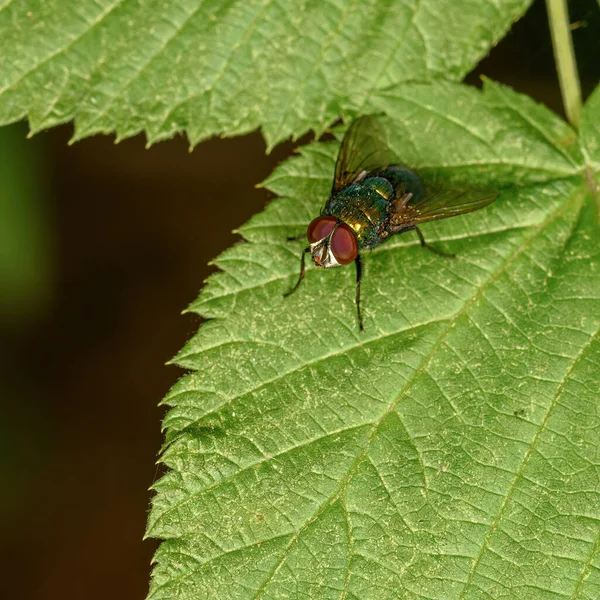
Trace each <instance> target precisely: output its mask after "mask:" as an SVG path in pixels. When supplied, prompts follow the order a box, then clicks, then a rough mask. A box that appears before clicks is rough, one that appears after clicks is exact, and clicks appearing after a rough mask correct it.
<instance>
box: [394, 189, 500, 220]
mask: <svg viewBox="0 0 600 600" xmlns="http://www.w3.org/2000/svg"><path fill="white" fill-rule="evenodd" d="M497 197H498V190H497V189H496V188H494V187H491V186H476V185H468V184H460V183H459V184H456V183H450V182H437V183H430V184H428V185H426V186H425V192H424V193H423V194H422V196H421V198H411V199H410V200H408V201H406V197H404V196H403V195H399V196H397V200H396V203H395V206H394V208H393V209H392V216H391V219H390V224H391V225H392V226H394V227H404V226H411V225H420V224H421V223H426V222H428V221H437V220H438V219H447V218H448V217H455V216H457V215H462V214H465V213H468V212H473V211H474V210H479V209H480V208H483V207H484V206H487V205H488V204H491V203H492V202H493V201H494V200H495V199H496V198H497Z"/></svg>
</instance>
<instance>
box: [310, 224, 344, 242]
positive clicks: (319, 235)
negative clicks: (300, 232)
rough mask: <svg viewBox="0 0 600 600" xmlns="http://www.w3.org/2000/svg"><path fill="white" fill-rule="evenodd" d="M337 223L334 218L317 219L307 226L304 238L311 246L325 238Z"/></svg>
mask: <svg viewBox="0 0 600 600" xmlns="http://www.w3.org/2000/svg"><path fill="white" fill-rule="evenodd" d="M336 223H337V219H336V218H335V217H317V218H316V219H314V220H313V221H311V224H310V225H309V226H308V231H307V232H306V237H307V238H308V241H309V242H310V243H311V244H314V243H315V242H318V241H319V240H322V239H323V238H326V237H327V236H328V235H329V234H330V233H331V231H332V230H333V228H334V227H335V225H336Z"/></svg>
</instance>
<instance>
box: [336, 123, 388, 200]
mask: <svg viewBox="0 0 600 600" xmlns="http://www.w3.org/2000/svg"><path fill="white" fill-rule="evenodd" d="M389 162H390V161H389V151H388V145H387V136H386V133H385V129H384V128H383V125H382V124H381V122H380V121H379V120H378V119H377V118H376V117H373V116H365V117H360V118H358V119H356V121H354V122H353V123H352V125H350V128H349V129H348V131H347V132H346V135H345V136H344V139H343V140H342V147H341V148H340V153H339V154H338V158H337V162H336V164H335V179H334V181H333V188H332V190H331V194H332V195H333V194H336V193H337V192H339V191H340V190H341V189H343V188H345V187H347V186H348V185H350V184H351V183H352V182H353V181H354V180H355V179H356V178H357V177H358V176H359V175H360V174H361V173H362V172H363V171H365V172H366V173H368V172H369V171H375V170H378V169H381V168H383V167H386V166H387V165H388V164H389Z"/></svg>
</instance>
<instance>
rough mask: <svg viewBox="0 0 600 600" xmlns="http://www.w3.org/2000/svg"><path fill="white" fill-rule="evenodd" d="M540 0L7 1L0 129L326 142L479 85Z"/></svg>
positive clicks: (2, 23)
mask: <svg viewBox="0 0 600 600" xmlns="http://www.w3.org/2000/svg"><path fill="white" fill-rule="evenodd" d="M530 1H531V0H504V1H503V2H496V1H494V0H478V1H477V2H466V1H464V2H456V1H455V0H420V1H419V0H403V1H402V2H396V1H393V0H369V1H364V0H350V1H346V0H328V1H326V2H322V1H320V0H298V1H296V0H294V1H293V2H274V1H273V0H185V1H183V2H174V1H170V2H162V1H161V2H159V1H158V0H152V1H148V2H135V1H133V0H93V1H92V0H81V1H79V2H77V3H76V6H71V5H70V4H68V3H65V2H64V0H44V1H43V2H42V1H41V0H37V1H36V2H30V1H28V0H27V1H26V0H7V1H6V2H4V4H3V6H2V8H0V56H3V57H11V60H5V61H3V64H2V67H1V68H0V123H8V122H11V121H15V120H18V119H22V118H23V117H25V116H28V117H29V120H30V123H31V128H32V131H39V130H41V129H44V128H46V127H51V126H53V125H56V124H58V123H64V122H65V121H69V120H71V119H75V120H76V123H75V128H76V133H75V139H79V138H81V137H84V136H88V135H92V134H95V133H100V132H102V133H108V132H112V131H115V132H116V133H117V136H118V138H119V139H122V138H125V137H128V136H132V135H135V134H137V133H139V132H141V131H144V132H145V133H146V135H147V137H148V140H149V141H150V142H155V141H157V140H161V139H165V138H168V137H171V136H173V135H174V134H176V133H177V132H181V131H185V133H186V134H187V136H188V137H189V139H190V142H191V143H192V145H193V144H196V143H197V142H198V141H199V140H201V139H204V138H207V137H210V136H212V135H215V134H224V135H235V134H240V133H246V132H248V131H251V130H253V129H256V128H257V127H262V130H263V133H264V135H265V138H266V140H267V143H268V145H269V146H271V147H272V146H273V145H274V144H276V143H277V142H278V141H280V140H283V139H285V138H286V137H288V136H290V135H292V136H294V137H298V136H300V135H301V134H303V133H305V132H306V131H308V130H309V129H311V128H313V129H316V130H317V131H319V132H320V131H323V130H324V129H325V128H326V127H327V126H328V125H329V124H330V123H332V122H333V121H335V120H336V119H337V118H338V116H339V114H340V112H341V111H343V112H346V113H347V112H354V111H356V110H357V109H360V108H361V107H363V106H364V104H365V102H367V100H368V98H369V97H370V96H371V94H372V93H373V91H374V90H376V89H380V88H382V87H385V86H389V85H391V84H394V83H397V82H399V81H403V80H406V79H413V78H420V79H422V78H427V77H438V76H442V77H448V78H451V79H455V80H459V79H461V78H462V77H463V76H464V75H465V74H466V73H468V72H469V71H470V70H471V69H472V68H473V67H474V66H475V65H476V64H477V62H478V61H479V59H480V58H481V57H482V56H484V55H485V54H486V53H487V52H488V51H489V49H490V48H491V47H492V46H493V45H494V44H495V43H496V42H497V41H498V40H499V39H500V38H501V37H502V36H503V35H504V33H505V32H506V31H507V29H508V28H509V27H510V25H511V24H512V23H513V21H515V20H516V19H518V18H519V17H520V16H521V15H522V14H523V12H524V11H525V9H526V8H527V7H528V6H529V4H530Z"/></svg>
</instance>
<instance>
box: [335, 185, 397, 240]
mask: <svg viewBox="0 0 600 600" xmlns="http://www.w3.org/2000/svg"><path fill="white" fill-rule="evenodd" d="M393 193H394V189H393V187H392V184H391V183H390V182H389V181H388V180H387V179H386V178H384V177H369V178H367V179H365V180H364V181H361V182H360V183H355V184H353V185H350V186H348V187H347V188H345V189H343V190H341V191H340V192H339V193H338V194H336V195H335V196H333V197H331V198H330V199H329V200H328V201H327V204H326V205H325V208H324V210H323V214H325V215H331V216H334V217H337V218H338V219H339V220H340V221H343V222H344V223H346V225H348V226H349V227H350V228H351V229H352V230H353V231H354V233H355V234H356V237H357V239H358V245H359V247H360V248H372V247H374V246H376V245H377V244H379V243H380V242H381V241H383V238H384V237H385V234H384V232H385V226H386V224H387V221H388V219H389V214H390V200H391V199H392V196H393Z"/></svg>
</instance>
